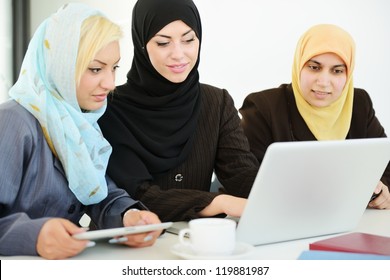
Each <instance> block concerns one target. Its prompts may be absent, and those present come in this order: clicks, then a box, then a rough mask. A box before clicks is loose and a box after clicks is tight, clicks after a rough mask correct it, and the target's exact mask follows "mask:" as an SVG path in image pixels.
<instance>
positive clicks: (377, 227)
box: [0, 209, 390, 260]
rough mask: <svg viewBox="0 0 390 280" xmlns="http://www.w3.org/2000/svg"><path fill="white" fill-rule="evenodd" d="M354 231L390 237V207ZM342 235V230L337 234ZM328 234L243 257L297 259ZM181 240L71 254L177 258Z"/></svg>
mask: <svg viewBox="0 0 390 280" xmlns="http://www.w3.org/2000/svg"><path fill="white" fill-rule="evenodd" d="M354 232H364V233H371V234H377V235H382V236H388V237H390V210H374V209H367V210H366V211H365V212H364V214H363V216H362V219H361V221H360V223H359V225H358V226H357V228H356V229H355V230H354ZM341 234H345V233H341ZM338 235H340V234H338ZM333 236H336V235H326V236H320V237H314V238H305V239H300V240H294V241H287V242H280V243H274V244H268V245H260V246H255V247H254V248H253V250H251V252H250V254H244V255H243V256H242V257H240V258H242V259H264V260H295V259H297V258H298V257H299V255H300V254H301V253H302V252H303V251H305V250H308V249H309V243H312V242H314V241H317V240H321V239H325V238H329V237H333ZM177 243H178V236H177V235H175V234H172V233H165V234H164V235H162V236H161V237H160V238H159V239H158V240H157V241H156V243H155V244H154V245H153V246H151V247H147V248H129V247H126V246H123V245H117V244H108V243H107V241H106V240H102V241H98V242H97V244H96V246H94V247H92V248H87V249H86V250H84V251H83V252H82V253H81V254H79V255H77V256H75V257H72V258H71V259H72V260H99V259H100V260H127V259H137V260H148V259H151V260H175V259H182V258H181V257H179V256H177V255H175V254H174V253H172V252H171V249H172V247H173V246H174V245H175V244H177ZM0 259H4V260H8V259H9V260H11V259H23V260H29V259H40V257H36V256H11V257H5V256H0Z"/></svg>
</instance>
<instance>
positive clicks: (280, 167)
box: [237, 138, 390, 245]
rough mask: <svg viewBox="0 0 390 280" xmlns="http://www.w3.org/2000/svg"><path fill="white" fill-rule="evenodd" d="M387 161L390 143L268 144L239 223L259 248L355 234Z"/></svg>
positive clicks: (241, 234)
mask: <svg viewBox="0 0 390 280" xmlns="http://www.w3.org/2000/svg"><path fill="white" fill-rule="evenodd" d="M389 161H390V139H388V138H375V139H353V140H337V141H298V142H278V143H273V144H272V145H270V146H269V147H268V149H267V151H266V153H265V156H264V159H263V162H262V164H261V166H260V169H259V171H258V174H257V177H256V179H255V181H254V184H253V187H252V190H251V192H250V194H249V197H248V201H247V205H246V207H245V209H244V212H243V214H242V216H241V218H240V219H239V222H238V225H237V240H238V241H241V242H246V243H249V244H252V245H261V244H269V243H276V242H282V241H290V240H295V239H302V238H309V237H315V236H321V235H327V234H336V233H342V232H347V231H353V230H354V229H355V228H356V226H357V225H358V223H359V221H360V219H361V217H362V215H363V213H364V211H365V209H366V207H367V204H368V202H369V200H370V198H371V196H372V194H373V191H374V189H375V187H376V185H377V183H378V182H379V180H380V178H381V176H382V175H383V172H384V170H385V168H386V166H387V164H388V163H389Z"/></svg>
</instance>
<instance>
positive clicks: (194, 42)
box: [146, 20, 199, 83]
mask: <svg viewBox="0 0 390 280" xmlns="http://www.w3.org/2000/svg"><path fill="white" fill-rule="evenodd" d="M146 49H147V51H148V54H149V58H150V61H151V63H152V65H153V67H154V68H155V69H156V71H157V72H158V73H160V75H161V76H163V77H164V78H165V79H167V80H168V81H171V82H172V83H181V82H183V81H184V80H185V79H186V78H187V76H188V74H189V73H190V72H191V70H192V68H193V67H194V65H195V64H196V62H197V59H198V53H199V39H198V38H197V37H196V34H195V32H194V31H193V30H192V29H191V28H190V27H189V26H188V25H187V24H185V23H184V22H183V21H181V20H177V21H173V22H171V23H169V24H167V25H166V26H165V27H164V28H163V29H161V30H160V31H159V32H157V34H156V35H155V36H154V37H152V39H150V41H149V42H148V43H147V45H146Z"/></svg>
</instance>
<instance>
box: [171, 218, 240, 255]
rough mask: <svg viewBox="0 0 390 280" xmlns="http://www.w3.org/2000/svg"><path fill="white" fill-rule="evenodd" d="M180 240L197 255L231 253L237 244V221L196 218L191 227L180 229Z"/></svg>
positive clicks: (190, 223) (191, 222) (190, 224)
mask: <svg viewBox="0 0 390 280" xmlns="http://www.w3.org/2000/svg"><path fill="white" fill-rule="evenodd" d="M187 236H188V238H186V237H187ZM179 241H180V242H181V244H183V245H184V246H188V247H190V248H191V249H192V251H193V252H194V254H196V255H203V256H226V255H231V254H232V253H233V251H234V248H235V246H236V222H235V221H233V220H230V219H224V218H201V219H194V220H191V221H190V222H189V228H185V229H182V230H180V232H179Z"/></svg>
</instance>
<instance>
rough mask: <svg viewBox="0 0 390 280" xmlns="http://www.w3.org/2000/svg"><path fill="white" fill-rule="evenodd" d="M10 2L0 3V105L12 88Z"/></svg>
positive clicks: (9, 0) (3, 0)
mask: <svg viewBox="0 0 390 280" xmlns="http://www.w3.org/2000/svg"><path fill="white" fill-rule="evenodd" d="M11 3H12V2H11V0H2V1H0V45H1V49H0V61H1V67H0V103H1V102H3V101H5V100H7V99H8V90H9V88H10V87H11V86H12V33H11V32H12V18H11V17H10V16H8V15H11V14H12V10H11V8H12V7H11Z"/></svg>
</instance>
